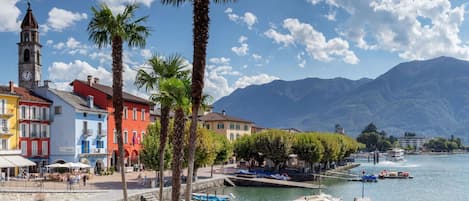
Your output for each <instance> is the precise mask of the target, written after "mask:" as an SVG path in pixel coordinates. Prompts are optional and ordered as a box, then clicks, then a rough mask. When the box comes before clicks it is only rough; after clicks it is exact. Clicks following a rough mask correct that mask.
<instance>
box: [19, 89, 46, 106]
mask: <svg viewBox="0 0 469 201" xmlns="http://www.w3.org/2000/svg"><path fill="white" fill-rule="evenodd" d="M15 92H16V93H17V94H18V95H19V96H20V101H31V102H39V103H45V104H50V103H51V101H49V100H47V99H44V98H41V97H40V96H38V95H36V94H34V92H32V91H31V90H28V89H26V88H23V87H15Z"/></svg>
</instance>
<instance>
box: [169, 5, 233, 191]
mask: <svg viewBox="0 0 469 201" xmlns="http://www.w3.org/2000/svg"><path fill="white" fill-rule="evenodd" d="M188 1H191V2H193V29H192V30H193V33H192V34H193V43H194V51H193V52H194V54H193V58H192V66H193V67H192V86H191V101H192V118H191V125H190V132H189V139H190V143H189V162H188V163H189V167H188V170H187V171H188V173H187V174H188V175H189V178H188V180H187V186H186V194H185V200H190V199H191V195H192V174H193V171H194V157H195V149H196V144H195V142H196V138H197V122H198V113H199V108H200V104H201V102H202V91H203V88H204V73H205V59H206V56H207V44H208V33H209V22H210V16H209V5H210V0H161V2H162V3H163V4H171V5H176V6H179V5H180V4H182V3H183V2H188ZM212 1H213V2H215V3H218V2H230V1H231V0H212ZM233 1H235V0H233Z"/></svg>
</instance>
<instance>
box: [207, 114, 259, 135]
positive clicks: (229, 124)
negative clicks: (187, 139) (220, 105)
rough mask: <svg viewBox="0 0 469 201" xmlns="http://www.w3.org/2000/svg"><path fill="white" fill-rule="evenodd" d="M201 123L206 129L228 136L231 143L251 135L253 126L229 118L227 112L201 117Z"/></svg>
mask: <svg viewBox="0 0 469 201" xmlns="http://www.w3.org/2000/svg"><path fill="white" fill-rule="evenodd" d="M200 121H202V125H203V126H204V127H205V128H207V129H209V130H213V131H215V133H218V134H221V135H224V136H226V138H228V140H230V141H234V140H236V139H238V138H239V137H241V136H243V135H251V129H252V126H253V122H251V121H248V120H244V119H241V118H238V117H234V116H229V115H227V114H226V112H225V111H222V112H221V113H218V112H211V113H208V114H206V115H204V116H202V117H200Z"/></svg>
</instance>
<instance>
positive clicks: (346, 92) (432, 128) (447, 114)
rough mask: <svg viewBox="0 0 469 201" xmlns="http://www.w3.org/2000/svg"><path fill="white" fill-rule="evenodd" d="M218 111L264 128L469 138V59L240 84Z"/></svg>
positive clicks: (218, 105)
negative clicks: (354, 76) (358, 75)
mask: <svg viewBox="0 0 469 201" xmlns="http://www.w3.org/2000/svg"><path fill="white" fill-rule="evenodd" d="M213 106H214V110H215V111H221V110H225V111H226V113H227V114H230V115H233V116H237V117H241V118H244V119H249V120H251V121H253V122H255V123H256V124H257V125H259V126H261V127H268V128H298V129H301V130H305V131H313V130H314V131H334V125H335V124H340V125H341V126H342V127H343V128H345V131H346V132H347V134H350V135H352V136H357V135H358V134H359V133H360V132H361V131H362V130H363V128H364V127H365V126H366V125H367V124H369V123H370V122H373V123H374V124H375V125H376V126H377V127H378V129H379V130H385V131H386V132H387V133H388V134H390V135H394V136H402V135H403V133H404V132H415V133H417V134H420V135H425V136H450V135H455V136H458V137H461V138H462V139H464V140H465V141H466V142H469V133H468V132H467V131H469V62H468V61H464V60H458V59H455V58H451V57H438V58H434V59H430V60H424V61H411V62H406V63H401V64H399V65H397V66H395V67H393V68H392V69H390V70H389V71H388V72H386V73H384V74H383V75H381V76H379V77H377V78H376V79H366V78H364V79H360V80H349V79H345V78H334V79H319V78H306V79H302V80H295V81H282V80H275V81H272V82H270V83H267V84H262V85H251V86H248V87H245V88H241V89H237V90H235V91H234V92H233V93H231V94H230V95H228V96H225V97H223V98H221V99H219V100H218V101H216V102H215V103H214V105H213Z"/></svg>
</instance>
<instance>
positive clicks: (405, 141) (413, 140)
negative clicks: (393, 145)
mask: <svg viewBox="0 0 469 201" xmlns="http://www.w3.org/2000/svg"><path fill="white" fill-rule="evenodd" d="M397 141H398V142H399V145H400V146H401V147H403V148H406V147H409V146H412V147H414V148H415V150H420V149H422V146H423V144H425V143H426V142H428V138H426V137H422V136H404V137H399V138H397Z"/></svg>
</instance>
